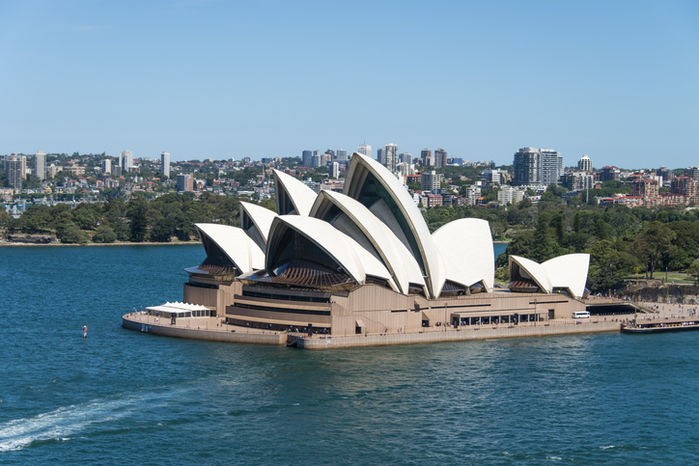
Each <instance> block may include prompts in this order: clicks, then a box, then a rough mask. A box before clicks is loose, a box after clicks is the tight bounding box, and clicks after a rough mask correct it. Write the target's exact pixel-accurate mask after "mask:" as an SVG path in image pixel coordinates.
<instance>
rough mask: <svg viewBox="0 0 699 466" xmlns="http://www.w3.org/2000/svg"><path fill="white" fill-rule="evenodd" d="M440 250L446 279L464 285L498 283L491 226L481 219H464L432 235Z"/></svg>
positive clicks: (490, 288)
mask: <svg viewBox="0 0 699 466" xmlns="http://www.w3.org/2000/svg"><path fill="white" fill-rule="evenodd" d="M432 238H434V242H435V244H436V245H437V248H439V250H440V252H441V254H442V259H443V260H444V268H445V274H446V279H447V280H450V281H452V282H455V283H459V284H461V285H464V286H471V285H474V284H476V283H479V282H480V283H483V284H484V285H485V288H486V290H487V291H488V292H491V291H492V290H493V285H494V284H495V253H494V251H493V237H492V235H491V233H490V225H489V224H488V222H487V221H486V220H481V219H479V218H461V219H458V220H454V221H452V222H449V223H447V224H446V225H444V226H442V227H441V228H440V229H438V230H437V231H435V232H434V233H432Z"/></svg>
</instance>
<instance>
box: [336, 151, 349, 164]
mask: <svg viewBox="0 0 699 466" xmlns="http://www.w3.org/2000/svg"><path fill="white" fill-rule="evenodd" d="M335 160H336V161H337V162H347V151H346V150H344V149H338V150H337V151H336V152H335Z"/></svg>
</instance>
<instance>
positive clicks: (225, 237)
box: [194, 223, 265, 273]
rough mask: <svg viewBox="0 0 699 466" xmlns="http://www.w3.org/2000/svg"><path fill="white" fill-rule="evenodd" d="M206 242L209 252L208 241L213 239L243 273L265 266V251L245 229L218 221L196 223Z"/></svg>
mask: <svg viewBox="0 0 699 466" xmlns="http://www.w3.org/2000/svg"><path fill="white" fill-rule="evenodd" d="M194 226H195V227H197V229H198V230H199V232H200V234H201V235H202V236H205V237H206V238H202V240H204V241H203V243H204V248H205V249H206V250H207V251H206V253H207V254H209V252H210V251H209V249H208V241H206V240H205V239H209V240H211V241H212V242H213V243H214V244H215V245H216V246H218V248H220V249H221V251H223V253H224V254H225V255H226V256H227V257H228V259H230V261H231V262H232V263H233V265H235V266H236V267H237V268H238V269H239V270H240V271H241V272H242V273H248V272H251V271H253V270H261V269H263V268H264V266H265V253H264V252H263V251H262V249H260V247H259V246H258V245H257V244H256V243H255V242H254V241H253V240H252V239H251V238H250V237H249V236H248V235H247V234H246V233H245V232H244V231H243V229H242V228H238V227H232V226H228V225H219V224H217V223H196V224H195V225H194Z"/></svg>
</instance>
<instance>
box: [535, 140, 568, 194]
mask: <svg viewBox="0 0 699 466" xmlns="http://www.w3.org/2000/svg"><path fill="white" fill-rule="evenodd" d="M539 151H540V153H541V184H543V185H544V186H549V185H552V184H555V185H557V184H559V183H560V179H561V176H562V175H563V172H564V166H563V157H561V156H560V155H558V152H557V151H555V150H553V149H539Z"/></svg>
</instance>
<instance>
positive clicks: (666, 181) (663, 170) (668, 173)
mask: <svg viewBox="0 0 699 466" xmlns="http://www.w3.org/2000/svg"><path fill="white" fill-rule="evenodd" d="M655 174H656V175H658V176H660V177H662V179H663V186H665V187H668V186H670V185H671V184H672V180H673V179H674V178H675V172H674V171H672V170H668V168H667V167H660V168H658V169H657V170H656V171H655Z"/></svg>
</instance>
